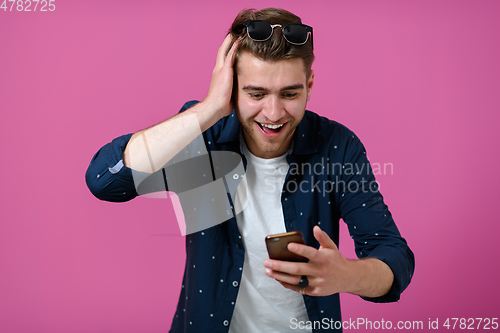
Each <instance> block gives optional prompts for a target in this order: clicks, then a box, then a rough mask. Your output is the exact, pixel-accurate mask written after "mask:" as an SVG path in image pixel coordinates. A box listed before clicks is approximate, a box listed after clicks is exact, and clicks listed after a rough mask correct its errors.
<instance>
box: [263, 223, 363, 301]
mask: <svg viewBox="0 0 500 333" xmlns="http://www.w3.org/2000/svg"><path fill="white" fill-rule="evenodd" d="M313 233H314V238H316V240H317V241H318V242H319V244H320V247H319V249H315V248H313V247H311V246H307V245H303V244H298V243H290V244H288V250H290V251H291V252H293V253H296V254H298V255H301V256H303V257H306V258H307V259H309V262H307V263H298V262H289V261H281V260H273V259H267V260H265V261H264V266H265V267H266V270H265V273H266V275H267V276H269V277H271V278H274V279H276V280H277V281H278V282H279V283H281V284H282V285H283V286H284V287H285V288H288V289H291V290H294V291H296V292H299V291H300V288H299V286H298V284H299V281H300V279H301V276H303V275H305V276H307V278H308V280H309V285H308V287H307V288H305V294H307V295H311V296H327V295H332V294H335V293H339V292H351V291H352V290H353V289H355V288H354V286H353V283H355V282H354V281H353V278H352V274H351V273H352V272H353V269H352V267H351V265H352V261H351V260H347V259H346V258H345V257H344V256H343V255H342V254H341V253H340V251H339V250H338V248H337V245H335V243H334V242H333V240H332V239H331V238H330V237H329V236H328V234H327V233H326V232H324V231H323V230H321V229H320V228H319V227H318V226H315V227H314V229H313Z"/></svg>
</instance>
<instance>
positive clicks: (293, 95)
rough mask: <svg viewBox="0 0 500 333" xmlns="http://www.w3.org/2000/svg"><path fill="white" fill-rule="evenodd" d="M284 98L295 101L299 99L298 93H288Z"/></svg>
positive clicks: (284, 94)
mask: <svg viewBox="0 0 500 333" xmlns="http://www.w3.org/2000/svg"><path fill="white" fill-rule="evenodd" d="M282 96H283V98H287V99H294V98H295V97H297V93H295V92H294V93H292V92H288V93H283V94H282Z"/></svg>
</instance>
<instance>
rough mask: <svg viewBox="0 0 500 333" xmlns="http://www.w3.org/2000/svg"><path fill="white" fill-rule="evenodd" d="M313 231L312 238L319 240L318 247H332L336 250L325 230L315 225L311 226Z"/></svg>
mask: <svg viewBox="0 0 500 333" xmlns="http://www.w3.org/2000/svg"><path fill="white" fill-rule="evenodd" d="M313 233H314V238H316V240H317V241H318V242H319V245H320V249H321V248H327V249H334V250H337V251H338V248H337V245H336V244H335V242H334V241H333V240H332V239H331V238H330V236H328V234H327V233H326V232H324V231H323V230H321V228H320V227H318V226H315V227H314V228H313Z"/></svg>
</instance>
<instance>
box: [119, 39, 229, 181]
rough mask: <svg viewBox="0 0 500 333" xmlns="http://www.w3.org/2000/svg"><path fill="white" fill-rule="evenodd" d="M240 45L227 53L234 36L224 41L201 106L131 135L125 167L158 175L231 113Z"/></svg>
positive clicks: (195, 106)
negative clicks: (234, 69)
mask: <svg viewBox="0 0 500 333" xmlns="http://www.w3.org/2000/svg"><path fill="white" fill-rule="evenodd" d="M238 43H239V40H237V41H236V42H235V43H234V44H233V46H232V47H231V49H230V50H229V52H227V50H228V49H229V46H230V45H231V35H227V36H226V38H225V39H224V42H223V43H222V46H221V47H220V48H219V51H218V53H217V63H216V64H215V68H214V70H213V73H212V81H211V82H210V88H209V90H208V94H207V96H206V97H205V99H204V100H203V101H202V102H200V103H198V104H196V105H194V106H193V107H192V108H189V109H188V110H186V111H184V112H182V113H179V114H177V115H176V116H174V117H172V118H170V119H167V120H165V121H163V122H161V123H159V124H157V125H155V126H152V127H150V128H147V129H145V130H142V131H139V132H137V133H134V135H132V137H131V138H130V141H129V142H128V144H127V146H126V147H125V150H124V152H123V161H124V164H125V166H127V167H129V168H131V169H134V170H137V171H141V172H145V173H153V172H156V171H158V170H159V169H160V168H161V167H162V166H164V165H165V164H166V163H167V162H168V161H170V159H171V158H172V157H173V156H175V155H176V154H177V153H178V152H179V151H180V150H181V149H183V148H184V147H185V146H186V145H188V144H189V143H190V142H192V141H193V140H194V139H195V138H196V137H198V136H199V135H201V133H202V132H204V131H206V130H207V129H208V128H210V127H211V126H213V124H215V123H216V122H217V121H219V119H221V118H222V117H225V116H227V115H229V114H230V113H231V112H232V110H233V105H232V103H231V96H232V92H233V74H234V72H233V64H234V53H235V50H236V47H237V46H238ZM226 53H227V56H226Z"/></svg>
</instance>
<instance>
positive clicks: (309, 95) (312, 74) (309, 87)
mask: <svg viewBox="0 0 500 333" xmlns="http://www.w3.org/2000/svg"><path fill="white" fill-rule="evenodd" d="M313 85H314V71H313V70H312V69H311V75H309V80H308V81H307V101H308V102H309V100H310V99H311V90H312V87H313Z"/></svg>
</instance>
